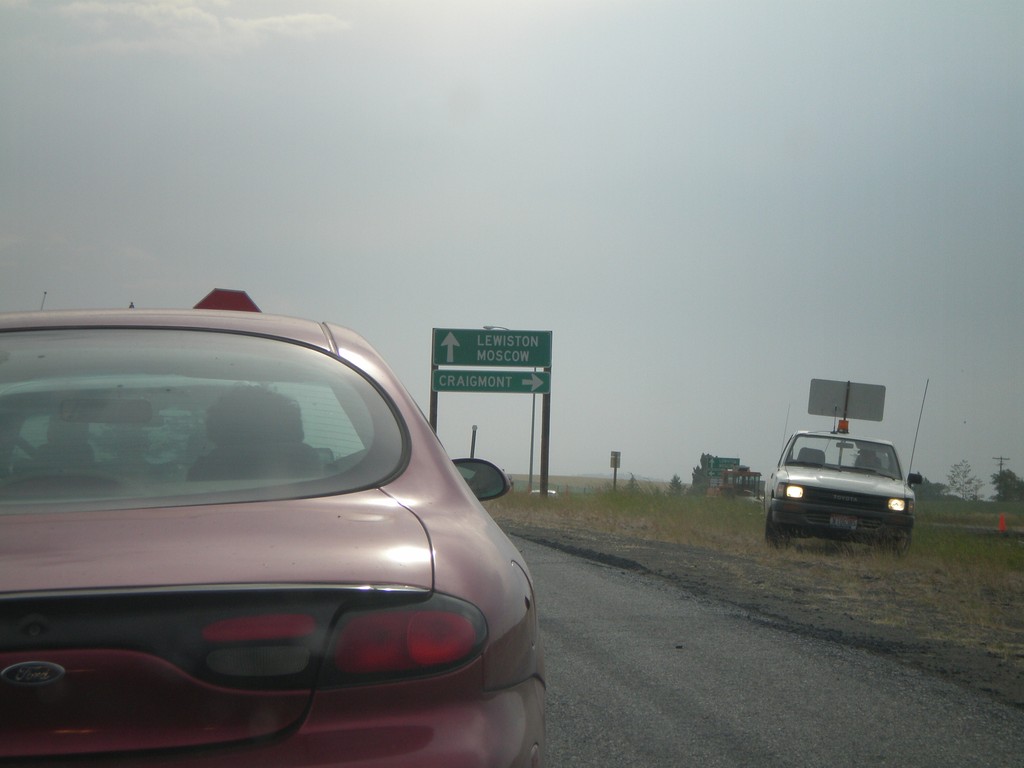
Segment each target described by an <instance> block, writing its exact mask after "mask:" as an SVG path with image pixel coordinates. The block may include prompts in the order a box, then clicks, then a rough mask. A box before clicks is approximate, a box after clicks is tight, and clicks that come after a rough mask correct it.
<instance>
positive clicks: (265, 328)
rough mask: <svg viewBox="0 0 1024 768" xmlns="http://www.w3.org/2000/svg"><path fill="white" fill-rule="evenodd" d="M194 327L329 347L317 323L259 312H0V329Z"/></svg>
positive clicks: (174, 310) (93, 310) (78, 310)
mask: <svg viewBox="0 0 1024 768" xmlns="http://www.w3.org/2000/svg"><path fill="white" fill-rule="evenodd" d="M105 327H106V328H127V327H148V328H196V329H209V330H218V331H235V332H242V333H255V334H260V335H270V336H279V337H282V338H288V339H293V340H295V341H302V342H305V343H307V344H313V345H315V346H319V347H324V348H329V346H330V342H329V337H328V336H327V334H326V333H325V332H324V330H323V328H322V327H321V326H320V324H319V323H316V322H313V321H311V320H300V319H298V318H293V317H282V316H279V315H267V314H264V313H262V312H232V311H226V310H203V309H74V310H58V311H51V312H11V313H4V314H0V330H23V329H43V328H105Z"/></svg>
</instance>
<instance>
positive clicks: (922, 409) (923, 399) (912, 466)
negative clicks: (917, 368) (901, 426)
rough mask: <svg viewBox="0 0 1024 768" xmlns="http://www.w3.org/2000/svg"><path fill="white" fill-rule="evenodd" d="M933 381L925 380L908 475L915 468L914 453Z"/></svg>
mask: <svg viewBox="0 0 1024 768" xmlns="http://www.w3.org/2000/svg"><path fill="white" fill-rule="evenodd" d="M930 381H931V379H925V381H924V396H923V397H922V398H921V412H920V413H918V414H917V430H916V431H915V432H914V447H913V448H911V449H910V464H909V465H908V466H907V474H908V475H909V474H910V470H912V469H913V468H914V452H915V451H917V436H918V434H919V433H920V432H921V417H922V416H923V415H924V401H925V399H926V398H927V397H928V382H930Z"/></svg>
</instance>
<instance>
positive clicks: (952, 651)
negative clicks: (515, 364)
mask: <svg viewBox="0 0 1024 768" xmlns="http://www.w3.org/2000/svg"><path fill="white" fill-rule="evenodd" d="M497 522H498V523H499V524H500V525H501V526H502V528H503V529H504V530H505V531H506V532H507V533H508V534H510V535H513V536H518V537H521V538H523V539H527V540H529V541H533V542H535V543H538V544H542V545H545V546H549V547H553V548H556V549H559V550H562V551H565V552H568V553H570V554H573V555H576V556H578V557H584V558H587V559H590V560H594V561H596V562H600V563H604V564H606V565H609V566H612V567H615V568H621V569H623V570H628V571H634V572H640V573H647V574H650V575H652V576H655V577H658V578H661V579H665V580H666V581H668V582H670V583H673V584H675V585H677V586H679V587H680V588H682V589H683V590H685V591H687V592H689V593H690V594H693V595H694V596H696V597H698V598H702V599H708V600H713V601H717V602H724V603H727V604H730V605H733V606H736V607H737V608H740V609H742V610H744V611H746V612H748V614H749V615H750V617H751V618H752V619H754V620H756V621H762V622H765V623H767V624H770V625H772V626H776V627H778V628H781V629H783V630H785V631H789V632H794V633H797V634H801V635H806V636H812V637H817V638H822V639H826V640H829V641H831V642H837V643H843V644H845V645H849V646H853V647H857V648H861V649H864V650H867V651H869V652H872V653H877V654H880V655H884V656H886V657H888V658H892V659H896V660H898V661H899V662H901V663H905V664H908V665H911V666H913V667H915V668H918V669H920V670H923V671H925V672H927V673H929V674H933V675H937V676H940V677H942V678H944V679H947V680H950V681H952V682H955V683H956V684H958V685H960V686H963V687H964V688H967V689H970V690H974V691H977V692H980V693H982V694H985V695H988V696H990V697H992V698H994V699H996V700H998V701H1001V702H1003V703H1005V704H1008V705H1010V706H1013V707H1016V708H1019V709H1024V637H1022V632H1021V626H1020V625H1017V626H1009V627H1006V628H1005V633H1004V634H1005V636H1002V637H998V636H997V637H994V636H993V633H992V631H991V630H986V631H985V632H984V633H978V632H972V631H971V627H970V626H959V627H952V626H950V622H949V620H948V617H945V616H943V615H942V614H941V612H940V611H937V610H936V608H935V606H936V605H937V604H938V603H937V602H936V601H929V599H928V590H927V585H913V584H901V585H898V586H894V585H892V584H890V583H885V581H884V580H881V579H879V580H878V581H877V583H876V582H875V581H874V580H873V579H872V578H871V577H870V576H869V575H865V576H861V577H860V580H861V581H863V584H855V585H854V587H853V588H854V590H855V591H854V593H853V594H851V593H850V591H849V588H843V589H838V590H837V589H836V588H835V587H834V586H832V585H830V583H829V581H828V580H822V579H821V578H820V573H815V572H814V568H813V567H811V566H808V565H807V564H805V563H799V562H793V561H788V560H785V559H779V560H775V561H772V560H763V559H761V558H755V557H745V556H742V555H732V554H726V553H722V552H716V551H713V550H710V549H706V548H702V547H696V546H690V545H683V544H670V543H664V542H659V541H651V540H646V539H641V538H634V537H631V536H625V535H619V534H611V533H597V532H588V531H581V530H562V529H553V528H543V527H537V526H532V525H527V524H523V523H519V522H514V521H509V520H502V519H500V518H499V519H498V520H497ZM827 566H828V564H827V563H825V564H824V566H823V567H827ZM542 610H543V607H542ZM894 617H897V618H895V619H894ZM1022 620H1024V617H1022ZM959 623H960V624H963V623H964V622H959ZM996 634H997V635H998V634H1003V633H999V632H997V633H996Z"/></svg>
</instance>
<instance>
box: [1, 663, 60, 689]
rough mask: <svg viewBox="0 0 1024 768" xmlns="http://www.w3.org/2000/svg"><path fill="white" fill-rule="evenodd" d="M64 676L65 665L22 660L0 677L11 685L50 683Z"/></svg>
mask: <svg viewBox="0 0 1024 768" xmlns="http://www.w3.org/2000/svg"><path fill="white" fill-rule="evenodd" d="M62 677H64V667H62V666H60V664H53V663H51V662H49V661H22V662H20V663H18V664H12V665H11V666H9V667H8V668H7V669H5V670H4V671H3V672H0V678H3V681H4V682H5V683H10V684H11V685H49V684H50V683H56V682H57V681H58V680H60V679H61V678H62Z"/></svg>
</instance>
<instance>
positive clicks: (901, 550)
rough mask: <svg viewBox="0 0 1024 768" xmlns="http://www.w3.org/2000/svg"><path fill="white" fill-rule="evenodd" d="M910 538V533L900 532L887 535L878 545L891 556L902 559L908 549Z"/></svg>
mask: <svg viewBox="0 0 1024 768" xmlns="http://www.w3.org/2000/svg"><path fill="white" fill-rule="evenodd" d="M911 538H912V536H911V532H910V531H901V532H899V533H890V534H888V535H887V536H885V537H883V538H882V540H881V542H880V543H881V545H882V547H883V548H885V549H887V550H888V551H889V552H891V553H892V554H894V555H896V556H897V557H903V555H905V554H907V550H909V549H910V540H911Z"/></svg>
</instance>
